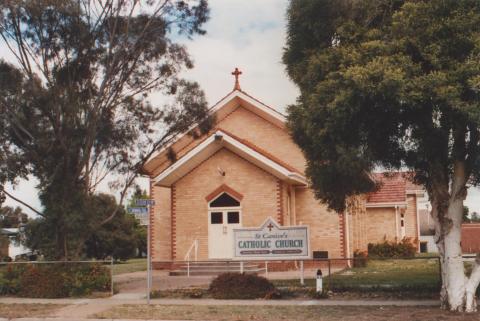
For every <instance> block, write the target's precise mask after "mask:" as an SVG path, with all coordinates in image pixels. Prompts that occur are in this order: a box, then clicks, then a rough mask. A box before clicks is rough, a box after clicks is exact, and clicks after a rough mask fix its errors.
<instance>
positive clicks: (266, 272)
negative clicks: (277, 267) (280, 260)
mask: <svg viewBox="0 0 480 321" xmlns="http://www.w3.org/2000/svg"><path fill="white" fill-rule="evenodd" d="M265 278H268V261H265Z"/></svg>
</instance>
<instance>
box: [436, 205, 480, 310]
mask: <svg viewBox="0 0 480 321" xmlns="http://www.w3.org/2000/svg"><path fill="white" fill-rule="evenodd" d="M432 206H437V207H436V210H434V212H435V211H436V212H437V213H435V214H434V216H435V217H434V218H435V230H436V241H437V246H438V249H439V254H440V263H441V271H442V272H441V277H442V289H441V291H440V300H441V306H442V308H443V309H448V310H450V311H455V312H463V311H465V312H475V311H477V303H476V298H475V292H476V289H477V287H478V285H479V283H480V255H477V258H476V260H475V265H474V267H473V270H472V273H471V274H470V276H469V277H468V276H466V275H465V268H464V263H463V258H462V248H461V231H462V230H461V228H462V227H461V225H462V212H463V198H461V197H456V198H451V199H450V200H449V202H448V210H447V211H446V213H442V209H441V207H440V206H438V204H436V203H433V202H432Z"/></svg>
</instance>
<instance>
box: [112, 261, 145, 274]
mask: <svg viewBox="0 0 480 321" xmlns="http://www.w3.org/2000/svg"><path fill="white" fill-rule="evenodd" d="M146 270H147V259H130V260H127V261H125V262H119V263H115V264H114V266H113V274H114V275H117V274H122V273H131V272H138V271H146Z"/></svg>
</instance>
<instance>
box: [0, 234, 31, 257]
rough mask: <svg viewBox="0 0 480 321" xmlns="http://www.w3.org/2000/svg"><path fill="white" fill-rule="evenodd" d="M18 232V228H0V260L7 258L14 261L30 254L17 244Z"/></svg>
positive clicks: (26, 249)
mask: <svg viewBox="0 0 480 321" xmlns="http://www.w3.org/2000/svg"><path fill="white" fill-rule="evenodd" d="M19 232H20V230H19V228H2V229H1V230H0V259H2V258H4V257H6V256H8V257H10V258H11V259H12V260H15V259H16V258H17V257H19V256H21V255H25V254H29V253H31V250H30V249H28V248H26V247H25V246H23V245H22V244H20V242H18V240H17V236H18V233H19Z"/></svg>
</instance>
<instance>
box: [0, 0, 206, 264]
mask: <svg viewBox="0 0 480 321" xmlns="http://www.w3.org/2000/svg"><path fill="white" fill-rule="evenodd" d="M208 13H209V10H208V5H207V2H206V1H205V0H193V1H188V2H185V1H166V0H164V1H109V2H108V4H105V2H104V1H103V0H87V1H80V2H79V1H76V0H65V1H50V0H38V1H2V2H1V3H0V34H1V36H2V37H0V39H1V41H3V42H4V43H3V45H4V46H5V45H6V44H7V45H6V46H5V48H8V49H9V50H11V51H12V54H13V55H12V57H16V58H17V59H16V60H15V62H14V63H9V62H5V61H0V75H1V77H0V82H1V83H0V115H7V116H8V117H0V187H1V186H2V185H3V182H4V181H7V180H12V179H13V178H14V177H17V176H18V175H20V176H21V175H23V176H25V175H26V174H27V173H28V174H31V175H33V176H35V177H36V178H37V179H38V181H39V184H38V188H39V190H40V195H39V196H40V200H41V202H42V207H43V209H44V210H43V212H42V213H39V215H42V216H43V218H42V219H41V220H38V221H37V222H36V225H37V226H38V225H44V227H42V228H41V229H42V231H45V232H46V231H50V233H51V234H54V236H53V237H52V238H51V240H49V241H48V246H49V247H51V248H54V251H51V252H50V253H49V255H52V256H55V257H57V258H66V257H78V256H80V255H81V249H82V247H83V244H84V243H85V242H86V240H87V239H88V238H89V237H90V234H91V232H93V231H95V230H96V229H97V228H99V227H100V226H102V225H104V224H106V223H107V222H109V221H111V220H113V219H114V218H115V217H116V214H118V212H117V209H115V210H114V212H111V213H108V215H105V216H104V217H99V216H95V215H94V214H92V213H91V212H90V207H91V205H92V204H91V202H92V201H91V199H90V198H91V196H92V195H93V194H94V192H95V189H96V188H97V187H98V186H99V184H101V183H107V181H105V180H110V179H111V181H108V183H110V187H111V188H112V189H114V190H116V191H118V192H119V194H120V195H121V198H122V200H121V202H120V203H122V202H123V198H124V197H125V195H126V193H127V191H128V189H129V188H130V187H131V185H132V184H133V183H134V181H135V178H136V177H138V175H139V173H140V172H141V170H142V166H143V163H144V162H145V161H146V160H147V159H149V157H150V156H151V155H152V154H153V153H154V152H155V151H156V150H158V149H160V148H161V147H163V146H164V145H165V144H166V142H167V141H168V140H169V139H170V138H171V137H172V136H174V135H176V134H178V133H180V132H183V131H184V130H186V129H187V128H189V127H190V126H191V125H192V124H193V123H196V122H202V124H207V123H209V119H208V117H207V116H206V115H207V102H206V99H205V95H204V94H203V92H202V90H201V89H200V87H199V86H198V84H196V83H191V82H188V81H186V80H184V79H182V78H181V77H180V73H181V72H182V71H183V70H185V69H189V68H192V67H193V63H192V61H191V59H190V57H189V55H188V52H187V50H186V47H185V46H183V45H180V44H179V43H178V41H179V40H180V37H178V36H176V35H175V33H178V34H180V35H183V36H186V37H193V36H195V35H201V34H204V30H203V29H202V25H203V24H204V23H205V22H206V21H207V20H208ZM22 48H23V49H22ZM25 48H28V50H27V51H24V49H25ZM3 85H5V86H3ZM153 92H155V93H157V94H160V95H164V96H165V98H166V97H167V96H168V98H166V99H160V101H168V102H169V103H168V104H162V105H155V104H154V103H153V101H159V100H158V99H155V100H153V99H151V97H150V94H151V93H153ZM202 129H205V127H202ZM4 155H6V156H7V157H4ZM10 173H13V174H10ZM92 219H97V220H98V221H97V222H96V224H95V227H94V228H92ZM88 228H91V230H87V229H88Z"/></svg>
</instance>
